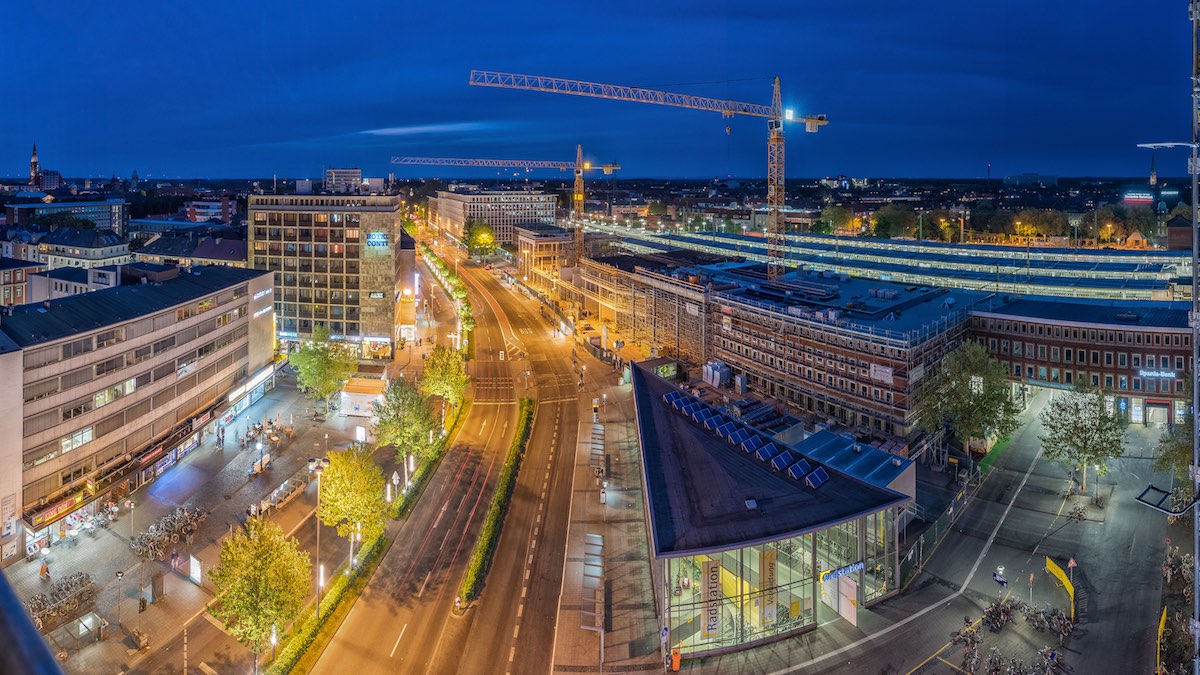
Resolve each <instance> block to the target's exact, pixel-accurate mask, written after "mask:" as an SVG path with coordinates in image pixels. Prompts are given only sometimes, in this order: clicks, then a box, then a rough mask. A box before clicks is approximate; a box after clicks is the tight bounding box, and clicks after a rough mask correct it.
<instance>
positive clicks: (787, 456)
mask: <svg viewBox="0 0 1200 675" xmlns="http://www.w3.org/2000/svg"><path fill="white" fill-rule="evenodd" d="M793 459H795V458H794V457H792V453H791V452H789V451H787V450H784V451H783V452H781V453H779V454H778V455H776V456H775V458H774V459H772V460H771V468H772V469H774V470H775V471H783V470H784V469H786V468H787V467H788V465H790V464H791V463H792V460H793Z"/></svg>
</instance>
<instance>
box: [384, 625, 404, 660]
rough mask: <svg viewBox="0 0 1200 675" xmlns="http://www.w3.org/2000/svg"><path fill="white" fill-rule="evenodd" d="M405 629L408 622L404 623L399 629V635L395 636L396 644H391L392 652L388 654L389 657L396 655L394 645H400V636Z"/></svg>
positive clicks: (402, 635)
mask: <svg viewBox="0 0 1200 675" xmlns="http://www.w3.org/2000/svg"><path fill="white" fill-rule="evenodd" d="M406 630H408V624H404V627H403V628H401V629H400V635H398V636H397V637H396V644H394V645H392V653H391V654H388V658H389V659H390V658H392V657H393V656H395V655H396V647H399V646H400V638H402V637H404V631H406Z"/></svg>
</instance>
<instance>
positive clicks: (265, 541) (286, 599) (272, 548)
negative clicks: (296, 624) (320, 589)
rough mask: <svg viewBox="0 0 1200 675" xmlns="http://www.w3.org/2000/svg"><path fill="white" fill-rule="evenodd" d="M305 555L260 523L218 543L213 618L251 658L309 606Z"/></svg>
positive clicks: (290, 540)
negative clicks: (242, 646)
mask: <svg viewBox="0 0 1200 675" xmlns="http://www.w3.org/2000/svg"><path fill="white" fill-rule="evenodd" d="M311 568H312V564H311V563H310V562H309V557H308V553H307V552H306V551H301V550H300V547H299V545H298V544H297V542H296V540H295V539H294V538H289V537H286V536H284V534H283V530H282V529H281V528H280V527H279V526H278V525H276V524H275V523H274V522H272V521H270V520H267V519H265V518H251V519H250V520H249V521H247V522H246V529H245V531H244V532H243V531H238V532H236V533H235V534H234V535H233V536H231V537H227V538H225V540H224V541H223V542H222V543H221V553H220V561H219V562H218V563H217V566H216V567H215V568H213V570H212V571H211V572H210V573H209V578H211V579H212V582H213V585H214V586H216V588H217V599H218V600H219V601H220V602H219V603H218V604H217V605H215V606H214V607H213V610H212V613H213V616H215V617H217V619H219V620H220V621H221V622H222V623H224V624H225V628H226V629H227V630H228V631H229V633H230V635H232V636H233V637H234V638H236V639H237V640H238V642H241V643H242V644H243V645H245V646H246V647H248V648H249V649H250V651H252V652H254V653H255V654H261V653H263V651H264V650H265V649H266V647H267V646H268V644H269V642H270V639H271V629H272V627H276V628H277V629H278V632H279V633H282V632H283V629H284V627H285V626H287V624H288V623H290V622H291V621H292V619H294V618H295V617H296V615H297V614H298V613H299V612H300V610H301V608H303V607H304V604H305V602H306V601H307V600H308V593H309V584H310V583H311V581H310V576H309V575H310V570H311Z"/></svg>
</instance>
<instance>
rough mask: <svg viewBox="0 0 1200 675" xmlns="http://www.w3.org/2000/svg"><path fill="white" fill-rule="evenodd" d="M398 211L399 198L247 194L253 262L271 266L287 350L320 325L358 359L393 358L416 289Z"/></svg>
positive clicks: (412, 258) (410, 243)
mask: <svg viewBox="0 0 1200 675" xmlns="http://www.w3.org/2000/svg"><path fill="white" fill-rule="evenodd" d="M400 216H401V201H400V198H399V197H398V196H344V195H252V196H251V197H250V201H249V219H250V227H249V246H250V258H251V260H250V264H251V265H252V266H253V267H254V268H256V269H265V270H272V271H274V272H275V312H276V319H277V322H278V324H277V327H278V331H279V337H280V341H281V344H282V345H283V347H284V348H290V347H291V346H292V345H295V344H297V343H298V341H299V340H301V339H303V338H306V337H309V336H311V335H312V333H313V329H314V328H315V327H316V326H317V325H318V324H323V325H325V326H326V327H328V328H329V330H330V332H331V333H332V334H333V337H334V339H335V340H339V341H344V342H345V343H346V344H347V345H352V346H353V347H354V350H355V352H356V353H357V354H358V356H359V357H360V358H362V359H383V360H386V359H390V358H392V346H393V344H394V341H395V340H396V339H397V338H398V337H400V336H401V335H404V331H403V329H402V328H403V326H404V321H405V319H404V318H403V316H401V314H402V306H403V305H404V302H403V300H404V299H405V298H410V299H412V298H415V294H416V286H415V268H416V258H415V255H416V252H415V249H414V246H413V241H412V238H411V237H409V236H408V234H407V233H405V232H404V231H403V229H402V228H401V226H400ZM410 333H411V329H410Z"/></svg>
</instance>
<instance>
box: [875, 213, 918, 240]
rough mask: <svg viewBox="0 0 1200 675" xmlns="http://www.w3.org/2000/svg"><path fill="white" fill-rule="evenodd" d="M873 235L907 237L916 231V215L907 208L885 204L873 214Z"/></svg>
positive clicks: (886, 237)
mask: <svg viewBox="0 0 1200 675" xmlns="http://www.w3.org/2000/svg"><path fill="white" fill-rule="evenodd" d="M873 220H874V234H875V236H876V237H882V238H884V239H888V238H891V237H907V236H910V235H912V233H913V232H914V231H915V230H916V229H917V214H916V213H914V212H913V210H912V209H910V208H908V207H907V206H901V205H899V204H885V205H884V206H883V207H882V208H880V209H879V210H878V211H876V212H875V217H874V219H873Z"/></svg>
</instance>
